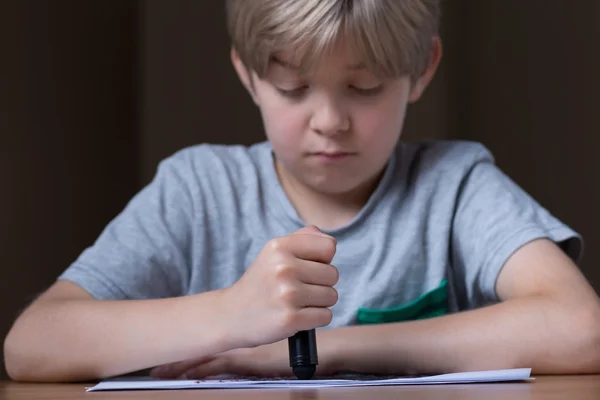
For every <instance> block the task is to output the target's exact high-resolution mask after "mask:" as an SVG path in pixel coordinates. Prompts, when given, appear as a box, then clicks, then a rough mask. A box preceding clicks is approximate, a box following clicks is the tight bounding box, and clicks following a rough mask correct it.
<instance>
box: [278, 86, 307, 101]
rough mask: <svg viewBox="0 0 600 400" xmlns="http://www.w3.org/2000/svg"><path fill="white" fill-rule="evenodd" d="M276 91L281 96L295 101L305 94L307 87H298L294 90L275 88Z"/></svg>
mask: <svg viewBox="0 0 600 400" xmlns="http://www.w3.org/2000/svg"><path fill="white" fill-rule="evenodd" d="M276 89H277V91H278V92H279V94H281V95H282V96H284V97H289V98H291V99H296V98H299V97H302V96H303V95H304V94H305V93H306V90H307V89H308V86H300V87H297V88H294V89H282V88H278V87H277V88H276Z"/></svg>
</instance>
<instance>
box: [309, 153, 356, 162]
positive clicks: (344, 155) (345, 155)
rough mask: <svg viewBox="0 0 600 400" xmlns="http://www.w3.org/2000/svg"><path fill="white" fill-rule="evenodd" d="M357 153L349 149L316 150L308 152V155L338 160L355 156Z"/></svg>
mask: <svg viewBox="0 0 600 400" xmlns="http://www.w3.org/2000/svg"><path fill="white" fill-rule="evenodd" d="M356 154H357V153H354V152H349V151H318V152H313V153H309V155H310V156H312V157H316V158H318V159H321V160H324V161H340V160H344V159H347V158H349V157H352V156H355V155H356Z"/></svg>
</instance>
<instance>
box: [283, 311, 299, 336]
mask: <svg viewBox="0 0 600 400" xmlns="http://www.w3.org/2000/svg"><path fill="white" fill-rule="evenodd" d="M297 319H298V318H297V316H296V312H295V311H294V310H293V309H291V308H290V309H286V310H285V311H284V312H282V314H281V317H280V319H279V325H280V329H281V330H283V331H290V330H293V328H294V326H295V325H296V323H297Z"/></svg>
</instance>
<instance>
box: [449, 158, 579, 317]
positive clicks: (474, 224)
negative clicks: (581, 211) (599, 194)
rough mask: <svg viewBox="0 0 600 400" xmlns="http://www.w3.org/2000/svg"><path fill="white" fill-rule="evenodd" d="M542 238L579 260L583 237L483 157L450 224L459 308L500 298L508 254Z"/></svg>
mask: <svg viewBox="0 0 600 400" xmlns="http://www.w3.org/2000/svg"><path fill="white" fill-rule="evenodd" d="M540 238H547V239H550V240H552V241H554V242H555V243H557V244H558V245H559V246H560V247H561V248H562V249H563V250H564V251H565V252H566V254H567V255H568V256H569V257H570V258H571V259H573V260H574V261H575V262H576V263H579V262H580V260H581V257H582V251H583V241H582V238H581V236H580V235H579V234H578V233H576V232H575V231H574V230H572V229H571V228H570V227H568V226H567V225H565V224H564V223H562V222H561V221H559V220H558V219H557V218H555V217H554V216H553V215H551V214H550V213H549V211H548V210H546V209H545V208H544V207H542V206H541V205H540V204H539V203H538V202H537V201H535V200H534V199H533V198H532V197H531V196H530V195H529V194H527V193H526V192H525V191H524V190H523V189H522V188H520V187H519V186H518V185H517V184H516V183H515V182H514V181H513V180H511V179H510V178H509V177H508V176H507V175H506V174H505V173H503V172H502V171H501V170H500V169H499V168H498V167H497V166H496V165H495V164H494V161H493V159H492V157H491V156H483V157H481V158H480V159H479V160H478V161H477V162H475V163H474V164H473V166H472V168H470V170H469V172H468V174H466V176H465V179H464V181H463V182H462V187H461V189H460V192H459V195H458V199H457V204H456V212H455V215H454V219H453V227H452V241H451V246H452V251H451V254H452V263H453V269H454V273H455V274H456V275H458V276H457V278H458V281H459V282H462V283H463V284H464V287H463V288H462V292H463V293H462V294H463V296H461V297H462V300H460V302H462V303H463V304H462V305H461V307H460V308H464V309H470V308H475V307H478V306H483V305H486V304H490V303H494V302H498V301H499V299H498V296H497V294H496V290H495V286H496V280H497V277H498V275H499V273H500V270H501V269H502V267H503V266H504V264H505V262H506V261H507V259H508V258H509V257H510V256H511V255H512V254H513V253H514V252H515V251H517V250H518V249H519V248H520V247H522V246H524V245H525V244H527V243H529V242H531V241H533V240H536V239H540Z"/></svg>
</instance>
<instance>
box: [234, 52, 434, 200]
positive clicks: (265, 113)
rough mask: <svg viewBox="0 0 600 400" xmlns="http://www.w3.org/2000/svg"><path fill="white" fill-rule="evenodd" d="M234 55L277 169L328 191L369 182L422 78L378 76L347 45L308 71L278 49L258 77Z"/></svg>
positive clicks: (391, 144)
mask: <svg viewBox="0 0 600 400" xmlns="http://www.w3.org/2000/svg"><path fill="white" fill-rule="evenodd" d="M234 63H235V64H236V68H237V70H238V73H240V77H241V79H242V81H243V82H244V83H245V84H246V87H247V88H248V90H249V91H250V93H251V95H252V97H253V99H254V101H255V103H256V104H257V105H258V106H259V108H260V111H261V114H262V118H263V122H264V127H265V131H266V135H267V138H268V139H269V141H270V142H271V144H272V146H273V150H274V152H275V155H276V160H277V162H278V163H279V165H278V166H279V167H280V168H279V170H280V173H285V174H286V178H287V179H293V180H295V181H296V183H300V184H302V185H306V186H308V187H310V188H311V189H312V190H317V191H318V192H321V193H327V194H347V193H351V192H356V191H357V190H358V191H360V188H361V187H363V186H372V183H373V182H374V180H376V179H378V177H379V176H380V173H381V172H382V170H383V168H384V167H385V165H386V162H387V160H388V158H389V156H390V154H391V152H392V151H393V150H394V147H395V145H396V143H397V141H398V139H399V137H400V134H401V131H402V127H403V122H404V115H405V111H406V106H407V104H408V103H410V102H412V101H415V100H417V98H418V97H419V96H420V94H421V93H422V90H423V86H424V85H423V84H419V83H418V84H417V85H411V82H410V79H409V78H408V77H404V78H400V79H395V80H389V81H383V80H380V79H377V78H376V77H375V76H374V75H373V74H371V73H370V72H369V71H368V70H366V69H365V68H364V67H362V66H361V58H360V57H358V56H357V54H355V53H353V52H352V51H351V50H349V49H348V48H347V47H346V46H340V47H338V48H337V49H336V50H335V51H334V52H333V53H332V54H331V55H330V56H329V57H328V58H327V59H325V60H323V62H321V63H320V65H319V67H318V68H317V69H316V71H315V72H314V73H312V74H311V75H310V76H302V75H301V74H300V73H299V71H298V68H297V65H298V58H294V57H293V56H292V54H291V53H290V54H286V53H281V54H277V55H276V56H275V57H274V59H273V61H272V62H271V64H270V67H269V71H268V73H267V75H266V77H265V78H264V79H259V78H258V77H257V76H256V75H255V74H254V75H252V76H251V77H249V76H248V74H247V71H246V70H245V69H244V67H243V65H241V64H240V63H239V60H236V58H235V54H234ZM421 83H422V82H421ZM281 167H283V168H281Z"/></svg>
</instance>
